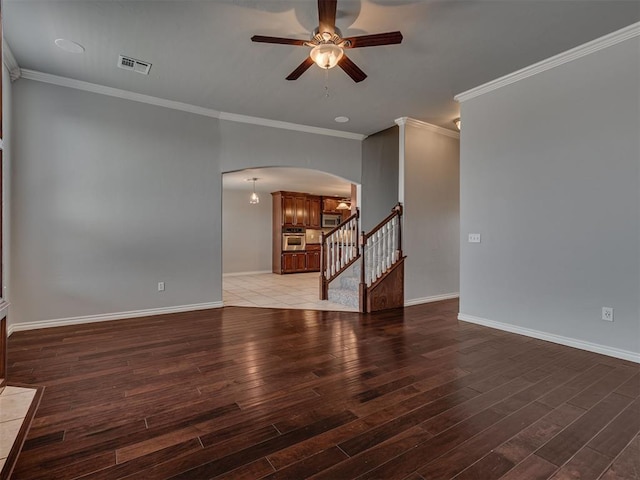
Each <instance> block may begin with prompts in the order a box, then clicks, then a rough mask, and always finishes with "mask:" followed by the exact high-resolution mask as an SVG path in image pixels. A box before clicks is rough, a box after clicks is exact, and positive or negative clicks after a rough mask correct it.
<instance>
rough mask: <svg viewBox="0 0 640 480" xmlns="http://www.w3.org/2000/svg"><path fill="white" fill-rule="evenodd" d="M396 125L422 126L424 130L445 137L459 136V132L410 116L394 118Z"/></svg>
mask: <svg viewBox="0 0 640 480" xmlns="http://www.w3.org/2000/svg"><path fill="white" fill-rule="evenodd" d="M395 122H396V125H399V126H401V125H411V126H413V127H419V128H424V129H425V130H429V131H430V132H433V133H438V134H440V135H444V136H446V137H451V138H457V139H459V138H460V132H454V131H453V130H449V129H448V128H443V127H439V126H437V125H433V124H431V123H427V122H422V121H420V120H416V119H415V118H411V117H400V118H397V119H396V120H395Z"/></svg>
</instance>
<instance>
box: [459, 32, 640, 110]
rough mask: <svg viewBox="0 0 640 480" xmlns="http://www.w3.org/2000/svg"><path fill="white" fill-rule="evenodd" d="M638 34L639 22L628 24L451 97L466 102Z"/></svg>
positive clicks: (639, 33) (639, 34)
mask: <svg viewBox="0 0 640 480" xmlns="http://www.w3.org/2000/svg"><path fill="white" fill-rule="evenodd" d="M638 36H640V22H638V23H634V24H632V25H629V26H628V27H625V28H622V29H620V30H617V31H615V32H613V33H610V34H608V35H605V36H604V37H600V38H597V39H595V40H592V41H591V42H588V43H585V44H584V45H580V46H578V47H575V48H572V49H571V50H567V51H566V52H562V53H560V54H558V55H555V56H553V57H551V58H547V59H546V60H542V61H541V62H538V63H534V64H533V65H530V66H528V67H525V68H523V69H521V70H518V71H516V72H513V73H510V74H508V75H505V76H503V77H500V78H498V79H496V80H493V81H491V82H489V83H485V84H483V85H480V86H479V87H475V88H472V89H471V90H467V91H466V92H462V93H459V94H458V95H456V96H455V97H453V98H454V100H456V101H457V102H466V101H467V100H470V99H472V98H475V97H479V96H480V95H484V94H485V93H489V92H492V91H494V90H497V89H499V88H502V87H505V86H507V85H510V84H512V83H515V82H519V81H520V80H524V79H525V78H528V77H531V76H533V75H537V74H538V73H542V72H546V71H547V70H551V69H552V68H555V67H558V66H560V65H564V64H565V63H569V62H571V61H573V60H577V59H578V58H582V57H584V56H586V55H589V54H591V53H594V52H597V51H599V50H603V49H605V48H607V47H610V46H612V45H616V44H618V43H621V42H624V41H625V40H629V39H631V38H634V37H638Z"/></svg>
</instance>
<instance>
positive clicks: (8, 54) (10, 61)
mask: <svg viewBox="0 0 640 480" xmlns="http://www.w3.org/2000/svg"><path fill="white" fill-rule="evenodd" d="M2 63H4V65H5V66H6V67H7V69H8V70H9V76H10V77H11V81H12V82H15V81H16V80H17V79H19V78H20V75H21V74H22V72H21V70H20V65H18V62H17V60H16V57H14V56H13V52H12V51H11V48H9V44H8V43H7V42H6V41H5V40H4V39H3V45H2Z"/></svg>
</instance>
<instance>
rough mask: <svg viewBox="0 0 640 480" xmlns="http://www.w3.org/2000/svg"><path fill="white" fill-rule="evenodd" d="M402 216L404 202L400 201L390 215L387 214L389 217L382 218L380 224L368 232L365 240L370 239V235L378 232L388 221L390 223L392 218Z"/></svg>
mask: <svg viewBox="0 0 640 480" xmlns="http://www.w3.org/2000/svg"><path fill="white" fill-rule="evenodd" d="M396 215H397V216H402V204H401V203H398V204H397V205H396V206H395V207H393V208H392V209H391V213H390V214H389V215H387V218H385V219H384V220H382V221H381V222H380V223H379V224H378V225H376V226H375V227H373V229H372V230H371V231H370V232H369V233H367V234H366V236H365V237H364V239H365V241H366V240H368V239H369V237H371V236H372V235H373V234H374V233H376V232H377V231H378V230H380V229H381V228H382V227H384V226H385V225H386V224H387V223H389V222H390V221H391V219H392V218H393V217H395V216H396Z"/></svg>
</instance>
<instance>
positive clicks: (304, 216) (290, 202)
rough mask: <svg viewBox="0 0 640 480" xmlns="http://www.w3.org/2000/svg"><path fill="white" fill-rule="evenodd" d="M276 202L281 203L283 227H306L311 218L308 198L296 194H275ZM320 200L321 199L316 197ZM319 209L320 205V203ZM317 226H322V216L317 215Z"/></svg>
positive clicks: (302, 194)
mask: <svg viewBox="0 0 640 480" xmlns="http://www.w3.org/2000/svg"><path fill="white" fill-rule="evenodd" d="M272 195H273V196H274V199H275V201H276V202H277V201H278V199H280V202H281V209H282V210H281V216H280V218H281V219H282V221H281V226H286V227H306V226H307V225H308V223H309V217H310V216H311V215H310V213H309V209H308V205H309V202H308V197H307V195H305V194H304V193H295V192H274V193H273V194H272ZM316 198H318V199H319V197H316ZM318 208H319V203H318ZM315 216H317V220H314V221H315V222H316V224H317V225H318V226H319V225H320V216H319V215H318V214H316V215H315Z"/></svg>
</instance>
